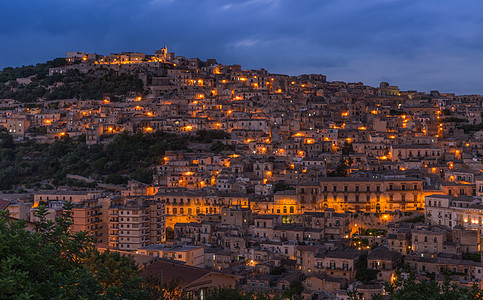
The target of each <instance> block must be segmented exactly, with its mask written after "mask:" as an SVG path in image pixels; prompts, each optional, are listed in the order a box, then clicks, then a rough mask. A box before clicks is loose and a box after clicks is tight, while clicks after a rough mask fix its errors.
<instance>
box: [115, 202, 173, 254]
mask: <svg viewBox="0 0 483 300" xmlns="http://www.w3.org/2000/svg"><path fill="white" fill-rule="evenodd" d="M108 215H109V224H108V226H109V247H110V248H114V249H119V250H128V251H134V250H136V249H139V248H142V247H145V246H147V245H151V244H159V243H161V242H163V241H164V240H165V239H166V231H165V228H166V227H165V222H166V221H165V214H164V203H162V202H158V201H153V200H148V199H146V198H142V197H141V198H137V199H130V200H125V201H124V202H123V203H121V204H111V207H109V213H108Z"/></svg>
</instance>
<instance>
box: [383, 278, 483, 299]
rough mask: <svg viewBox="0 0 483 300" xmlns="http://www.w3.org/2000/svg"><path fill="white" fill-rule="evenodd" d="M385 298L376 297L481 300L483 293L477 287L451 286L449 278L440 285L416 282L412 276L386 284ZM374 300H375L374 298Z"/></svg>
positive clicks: (427, 281)
mask: <svg viewBox="0 0 483 300" xmlns="http://www.w3.org/2000/svg"><path fill="white" fill-rule="evenodd" d="M385 290H386V292H387V297H385V298H383V297H382V296H379V297H377V299H390V300H406V299H407V300H409V299H427V300H445V299H452V300H469V299H483V293H482V291H481V289H479V288H478V286H477V285H473V286H472V287H470V288H466V287H461V286H458V285H456V284H451V282H450V279H449V277H446V279H445V281H444V282H443V284H442V285H440V284H439V283H438V282H437V281H435V280H421V281H416V280H415V278H414V275H411V276H410V277H409V278H408V279H407V280H400V278H399V277H398V279H397V280H396V281H395V282H394V283H387V284H386V286H385ZM375 299H376V298H375Z"/></svg>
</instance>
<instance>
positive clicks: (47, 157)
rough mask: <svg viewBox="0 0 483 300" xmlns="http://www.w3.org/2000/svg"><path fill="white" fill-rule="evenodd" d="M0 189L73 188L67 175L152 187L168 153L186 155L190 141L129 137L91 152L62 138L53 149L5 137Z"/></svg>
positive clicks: (158, 135) (159, 135)
mask: <svg viewBox="0 0 483 300" xmlns="http://www.w3.org/2000/svg"><path fill="white" fill-rule="evenodd" d="M0 140H1V142H0V189H2V190H8V189H11V188H13V187H14V186H15V185H18V184H29V185H32V184H34V183H37V182H39V181H41V180H44V179H51V178H53V183H54V184H56V185H62V184H66V183H68V181H67V179H66V175H67V174H75V175H81V176H86V177H94V178H96V177H97V178H102V177H105V181H106V182H108V183H115V184H121V183H125V182H127V180H128V179H135V180H138V181H141V182H145V183H151V182H152V174H153V169H152V167H153V165H155V164H156V163H157V162H158V161H159V159H160V158H161V157H162V156H163V155H164V152H165V151H166V150H182V149H186V143H187V137H186V136H181V135H176V134H170V133H166V132H161V131H158V132H155V133H150V134H143V133H136V134H128V133H123V134H120V135H118V136H116V138H114V140H113V141H112V142H110V143H109V144H107V145H91V146H88V145H86V144H85V143H83V142H81V141H79V140H73V139H70V138H68V137H67V138H62V139H61V140H58V141H56V142H54V143H53V144H51V145H47V144H37V143H35V142H27V143H14V142H13V139H12V137H11V136H10V135H9V134H8V133H6V132H5V131H0Z"/></svg>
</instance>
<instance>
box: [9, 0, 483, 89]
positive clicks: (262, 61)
mask: <svg viewBox="0 0 483 300" xmlns="http://www.w3.org/2000/svg"><path fill="white" fill-rule="evenodd" d="M0 3H2V5H1V7H2V8H1V9H0V69H1V68H4V67H7V66H20V65H27V64H32V63H37V62H42V61H46V60H49V59H52V58H55V57H62V56H64V55H65V52H66V51H85V52H95V53H99V54H109V53H111V52H121V51H139V52H145V53H154V50H155V49H160V48H162V47H163V46H164V45H166V46H167V47H168V51H170V52H172V51H174V52H176V55H183V56H186V57H199V58H201V59H206V58H216V59H218V61H219V62H221V63H223V64H241V65H242V67H243V68H245V69H248V68H250V69H258V68H265V69H267V70H268V71H270V72H273V73H285V74H292V75H297V74H303V73H321V74H325V75H327V78H328V80H331V81H332V80H342V81H348V82H354V81H357V82H358V81H362V82H364V83H365V84H368V85H373V86H374V85H378V84H379V82H381V81H388V82H390V83H391V84H394V85H399V86H400V88H401V89H403V90H408V89H417V90H420V91H429V90H433V89H437V90H439V91H440V92H456V93H458V94H473V93H478V94H483V14H482V13H483V1H481V0H461V1H451V0H297V1H295V0H237V1H234V0H233V1H231V0H206V1H205V0H150V1H147V0H43V1H37V0H29V1H27V0H1V1H0Z"/></svg>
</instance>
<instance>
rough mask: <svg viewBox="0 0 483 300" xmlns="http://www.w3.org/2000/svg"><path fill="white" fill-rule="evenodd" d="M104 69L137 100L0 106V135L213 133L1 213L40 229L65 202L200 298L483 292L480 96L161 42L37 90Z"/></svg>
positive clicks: (117, 247) (105, 137)
mask: <svg viewBox="0 0 483 300" xmlns="http://www.w3.org/2000/svg"><path fill="white" fill-rule="evenodd" d="M106 70H107V71H109V72H114V73H115V74H130V75H135V76H136V77H137V78H139V79H140V80H141V81H142V90H143V92H139V93H138V92H131V93H128V94H125V95H116V97H115V98H116V99H114V97H110V96H106V97H101V98H99V99H85V98H72V99H56V100H49V99H41V98H39V99H37V101H36V102H35V104H36V105H26V104H25V103H22V102H20V101H17V100H15V99H0V124H1V125H2V126H3V127H4V130H6V132H8V134H9V135H10V136H12V138H13V141H14V142H15V143H19V144H23V143H37V144H50V145H53V144H55V143H58V142H59V141H62V140H64V139H66V138H69V139H79V140H82V141H83V143H85V144H86V145H87V146H88V147H96V146H105V145H108V144H109V143H110V142H112V141H113V140H115V139H116V137H118V136H120V135H122V134H136V133H139V132H141V133H143V134H145V135H150V134H154V133H156V132H166V133H171V134H175V135H179V136H183V137H184V136H192V135H194V134H196V133H197V132H202V131H203V132H205V133H208V134H210V133H213V134H215V133H220V132H221V133H222V134H219V135H218V136H220V137H221V136H222V137H221V138H215V139H214V140H213V141H212V142H211V143H202V142H198V141H190V142H189V143H188V144H187V149H179V150H178V149H170V150H166V151H164V152H159V153H157V154H156V161H157V164H156V165H153V166H151V168H150V171H151V172H152V182H141V181H137V180H133V179H130V180H129V181H128V182H127V184H114V183H109V182H104V181H103V180H102V178H93V177H90V176H84V175H82V176H81V175H80V174H68V175H67V176H68V177H69V178H70V179H72V180H74V181H79V182H83V183H85V184H86V185H89V184H90V186H89V187H87V186H84V187H80V186H68V185H59V186H56V185H54V184H52V183H51V182H49V181H48V180H47V181H45V182H43V183H42V184H41V185H39V186H38V187H37V188H34V187H33V186H26V184H19V185H17V186H16V187H15V188H12V189H11V190H10V192H8V191H3V194H0V210H7V211H8V212H9V214H10V218H12V219H21V220H25V221H26V222H27V224H28V225H29V226H32V227H33V226H34V225H35V223H36V222H37V221H38V219H37V216H36V213H35V212H36V211H37V210H38V208H39V206H41V205H46V207H47V208H48V219H49V220H52V221H55V220H56V218H57V217H58V216H59V215H60V214H61V213H62V211H63V209H64V207H65V203H66V202H72V203H73V204H74V208H73V209H72V212H73V225H72V226H71V231H72V232H74V233H75V232H81V231H87V232H89V234H90V235H91V236H92V237H94V238H95V240H96V248H97V249H99V250H100V251H105V250H107V249H109V250H110V251H116V252H120V253H123V254H125V255H129V256H131V257H133V258H134V259H135V261H136V262H137V263H138V264H139V265H140V266H141V268H142V270H143V272H144V273H145V274H149V275H150V276H155V277H156V276H157V277H158V278H162V280H164V281H166V282H169V281H170V280H174V279H176V277H175V276H180V277H181V279H182V281H181V286H180V288H181V289H182V290H183V292H185V293H187V294H188V295H189V296H190V297H191V298H192V299H205V298H204V297H205V296H204V295H205V293H206V291H207V290H208V289H210V288H214V287H217V286H231V287H235V286H237V287H238V288H240V289H241V290H245V291H257V292H264V293H267V294H270V295H276V294H282V293H284V291H287V290H289V289H293V288H294V284H293V283H294V282H297V283H298V285H299V286H300V287H301V295H302V297H303V299H352V298H351V291H356V292H357V295H358V296H359V297H360V298H361V299H371V298H372V297H373V296H374V295H378V294H380V295H384V294H385V293H386V285H385V283H387V282H394V281H395V280H398V278H399V277H403V278H404V277H405V276H406V277H407V276H409V274H410V273H411V272H414V273H415V274H416V280H424V279H428V278H431V279H433V280H436V281H437V282H439V283H441V284H443V282H444V281H445V280H448V278H449V280H450V281H451V283H454V284H456V285H460V286H466V287H471V286H473V285H474V284H476V285H478V286H479V287H480V288H481V287H483V283H482V277H483V259H482V258H481V251H482V249H481V247H480V244H481V241H480V238H481V235H483V220H482V218H483V202H482V195H483V173H482V172H481V171H482V170H483V165H482V163H483V124H482V122H483V120H482V116H483V96H480V95H455V94H452V93H442V92H441V93H440V92H439V91H431V92H429V93H425V92H418V91H403V90H400V89H399V88H398V86H394V85H391V84H389V83H386V82H381V83H380V85H379V86H378V87H371V86H367V85H365V84H363V83H362V82H355V83H346V82H340V81H327V78H326V76H324V75H320V74H304V75H299V76H289V75H283V74H271V73H270V72H268V71H267V70H264V69H259V70H244V69H243V68H242V66H240V65H223V64H221V63H219V62H217V60H215V59H207V60H206V61H203V60H200V59H198V58H185V57H182V56H175V54H174V53H171V52H168V50H167V48H166V47H164V48H162V49H160V50H156V51H155V53H154V55H150V54H144V53H133V52H123V53H118V54H110V55H108V56H103V55H98V54H94V53H84V52H67V54H66V57H65V65H63V66H60V67H54V68H50V69H49V70H48V75H47V77H52V78H53V76H63V75H64V74H70V73H71V72H76V74H81V75H82V74H92V73H95V72H100V71H102V72H104V71H106ZM33 77H35V76H33ZM33 77H32V76H30V77H24V78H16V79H15V84H16V85H18V86H22V85H28V84H29V83H30V82H31V81H32V79H33ZM53 85H60V83H55V84H53ZM50 88H54V87H53V86H52V87H50ZM46 89H47V90H48V89H49V87H47V88H46ZM215 146H216V147H215ZM23 155H25V154H23ZM30 159H34V158H30ZM47 187H49V188H47Z"/></svg>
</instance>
